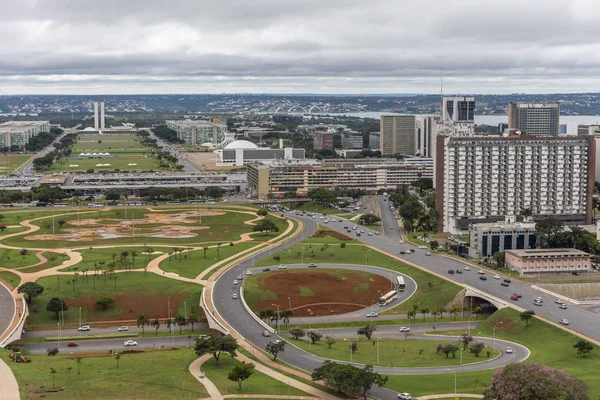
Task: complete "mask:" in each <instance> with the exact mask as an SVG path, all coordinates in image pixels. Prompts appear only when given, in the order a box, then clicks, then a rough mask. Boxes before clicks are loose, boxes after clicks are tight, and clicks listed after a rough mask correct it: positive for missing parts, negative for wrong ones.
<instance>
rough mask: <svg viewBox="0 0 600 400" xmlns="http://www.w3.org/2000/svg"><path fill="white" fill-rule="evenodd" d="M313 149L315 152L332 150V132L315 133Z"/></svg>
mask: <svg viewBox="0 0 600 400" xmlns="http://www.w3.org/2000/svg"><path fill="white" fill-rule="evenodd" d="M313 148H314V149H315V150H333V132H332V131H327V132H324V131H316V132H315V138H314V141H313Z"/></svg>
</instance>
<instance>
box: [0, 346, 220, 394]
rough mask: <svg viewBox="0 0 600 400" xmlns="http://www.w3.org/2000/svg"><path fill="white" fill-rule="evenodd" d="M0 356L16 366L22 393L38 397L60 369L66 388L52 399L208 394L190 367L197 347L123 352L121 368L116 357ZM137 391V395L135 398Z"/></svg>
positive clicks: (57, 381)
mask: <svg viewBox="0 0 600 400" xmlns="http://www.w3.org/2000/svg"><path fill="white" fill-rule="evenodd" d="M0 355H1V357H2V358H3V360H5V361H6V362H7V364H8V365H9V366H10V368H11V369H12V370H13V372H14V374H15V376H16V378H17V382H18V383H19V388H20V389H21V391H25V390H27V393H28V394H27V395H25V394H23V397H22V398H36V399H37V398H39V397H40V396H39V395H38V394H34V393H33V392H34V391H35V390H37V389H39V388H40V387H45V388H52V385H53V383H52V374H51V373H50V369H51V368H54V370H56V374H54V378H55V383H54V384H55V386H56V387H57V388H60V387H64V388H65V390H64V391H62V392H56V393H49V394H48V395H47V396H48V398H50V399H57V400H71V399H86V398H87V399H106V400H112V399H123V398H138V399H157V400H162V399H169V398H173V397H177V398H181V399H198V398H203V397H207V396H208V393H207V392H206V390H205V389H204V386H202V385H201V384H200V382H198V381H197V380H196V378H195V377H194V376H192V375H191V374H190V373H189V371H188V365H189V364H190V363H191V362H192V361H193V360H194V359H195V358H196V355H195V354H194V351H193V350H188V349H177V350H165V351H155V352H144V353H138V354H122V355H121V358H120V360H119V368H117V361H116V360H115V356H108V355H106V356H96V357H86V355H85V354H78V356H80V357H83V360H82V362H81V364H80V365H79V369H80V372H81V373H80V374H78V373H77V369H78V365H77V362H76V359H75V357H74V356H70V355H66V354H64V355H63V354H59V355H57V356H55V357H48V356H46V355H32V356H29V357H30V358H31V360H32V362H31V363H28V364H22V363H13V362H10V360H9V359H8V351H7V350H2V351H0ZM134 391H135V397H134Z"/></svg>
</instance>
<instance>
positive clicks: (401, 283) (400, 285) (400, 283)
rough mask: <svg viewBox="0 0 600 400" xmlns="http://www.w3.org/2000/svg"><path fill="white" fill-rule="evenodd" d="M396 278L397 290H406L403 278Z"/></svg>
mask: <svg viewBox="0 0 600 400" xmlns="http://www.w3.org/2000/svg"><path fill="white" fill-rule="evenodd" d="M396 279H397V280H398V291H399V292H404V291H405V290H406V284H405V283H404V278H403V277H401V276H399V277H397V278H396Z"/></svg>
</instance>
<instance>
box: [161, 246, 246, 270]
mask: <svg viewBox="0 0 600 400" xmlns="http://www.w3.org/2000/svg"><path fill="white" fill-rule="evenodd" d="M253 246H256V243H252V242H247V243H238V244H234V245H233V246H230V245H229V243H226V244H224V245H223V246H221V247H220V248H219V250H218V251H217V248H216V247H213V248H209V249H208V250H206V258H204V250H196V251H192V252H191V253H190V252H187V251H185V252H183V253H181V254H180V256H181V257H180V256H175V255H172V256H171V257H168V258H167V259H166V260H163V261H162V262H161V263H160V265H159V266H160V269H162V270H163V271H167V272H174V273H176V274H179V275H180V276H184V277H186V278H195V277H196V276H198V274H200V273H201V272H202V271H204V270H205V269H207V268H209V267H210V266H211V265H213V264H216V263H218V262H219V261H222V260H224V259H226V258H229V257H231V256H233V255H235V254H237V253H239V252H241V251H244V250H247V249H249V248H251V247H253Z"/></svg>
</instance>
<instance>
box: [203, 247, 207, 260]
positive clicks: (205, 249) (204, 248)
mask: <svg viewBox="0 0 600 400" xmlns="http://www.w3.org/2000/svg"><path fill="white" fill-rule="evenodd" d="M202 250H204V258H206V251H207V250H208V247H206V246H204V247H203V248H202Z"/></svg>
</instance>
